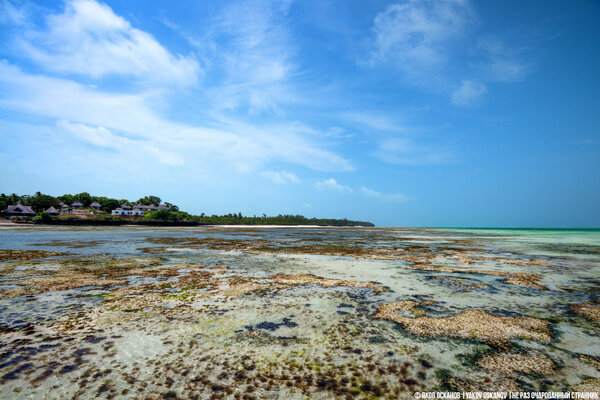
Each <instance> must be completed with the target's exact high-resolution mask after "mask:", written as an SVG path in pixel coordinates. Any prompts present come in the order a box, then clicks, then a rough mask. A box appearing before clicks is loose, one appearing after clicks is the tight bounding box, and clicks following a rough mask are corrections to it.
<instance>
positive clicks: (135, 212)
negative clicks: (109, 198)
mask: <svg viewBox="0 0 600 400" xmlns="http://www.w3.org/2000/svg"><path fill="white" fill-rule="evenodd" d="M125 204H127V203H125ZM111 214H112V215H119V216H135V217H141V216H142V215H144V211H142V210H140V209H139V208H134V209H131V206H129V208H128V209H125V208H123V206H121V207H118V208H115V209H114V210H112V212H111Z"/></svg>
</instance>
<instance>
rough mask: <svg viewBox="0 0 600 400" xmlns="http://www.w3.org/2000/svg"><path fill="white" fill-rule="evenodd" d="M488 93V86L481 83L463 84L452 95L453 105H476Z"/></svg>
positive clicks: (466, 82)
mask: <svg viewBox="0 0 600 400" xmlns="http://www.w3.org/2000/svg"><path fill="white" fill-rule="evenodd" d="M486 92H487V88H486V86H485V85H484V84H483V83H481V82H475V81H467V80H464V81H462V82H461V84H460V86H459V87H457V88H456V90H455V91H454V92H453V93H452V104H454V105H455V106H459V107H467V106H470V105H472V104H474V103H476V102H477V101H478V100H479V99H480V98H481V96H483V95H484V94H485V93H486Z"/></svg>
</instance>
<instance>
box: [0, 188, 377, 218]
mask: <svg viewBox="0 0 600 400" xmlns="http://www.w3.org/2000/svg"><path fill="white" fill-rule="evenodd" d="M60 201H62V202H63V203H65V204H67V205H70V204H73V203H74V202H75V201H79V202H80V203H81V204H82V205H83V207H89V205H90V204H92V203H93V202H94V201H96V202H98V204H100V210H102V211H105V212H106V213H109V214H110V213H111V212H112V210H114V209H116V208H117V207H120V206H121V204H123V203H128V204H129V205H131V206H134V205H136V204H138V203H141V204H144V205H151V204H154V205H156V206H158V205H160V204H161V201H162V200H161V198H160V197H158V196H144V197H142V198H140V199H138V200H137V201H129V200H128V199H115V198H111V197H104V196H92V195H90V194H89V193H87V192H82V193H78V194H63V195H62V196H57V197H53V196H50V195H47V194H43V193H40V192H36V193H35V194H34V195H32V196H31V195H17V194H15V193H13V194H10V195H6V194H4V193H2V194H0V211H1V210H6V209H7V207H8V206H9V205H13V204H17V202H21V204H23V205H24V206H30V207H31V208H32V209H33V210H34V211H35V212H37V213H43V212H44V211H45V210H47V209H48V208H50V207H54V208H56V209H57V210H58V209H59V208H60ZM164 204H165V205H166V206H167V207H168V210H158V211H154V212H150V213H146V214H145V215H144V219H145V220H151V221H153V220H154V221H155V220H159V221H175V222H177V221H193V222H197V223H199V224H203V225H317V226H326V225H327V226H374V225H373V224H372V223H370V222H367V221H352V220H349V219H346V218H343V219H333V218H307V217H305V216H303V215H292V214H286V215H282V214H279V215H277V216H267V215H266V214H262V215H261V216H256V215H254V216H252V217H249V216H244V215H242V213H241V212H238V213H229V214H223V215H216V214H213V215H205V214H204V213H202V214H200V215H192V214H189V213H187V212H184V211H180V210H179V207H177V206H176V205H174V204H171V203H168V202H165V203H164ZM43 217H44V218H45V219H47V218H49V216H47V215H44V216H43ZM105 217H107V218H111V219H121V218H120V217H118V216H113V215H110V216H108V215H107V216H105Z"/></svg>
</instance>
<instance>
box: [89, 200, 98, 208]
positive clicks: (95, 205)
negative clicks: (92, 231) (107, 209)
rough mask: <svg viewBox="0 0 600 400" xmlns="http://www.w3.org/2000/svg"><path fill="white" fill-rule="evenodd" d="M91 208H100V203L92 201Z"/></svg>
mask: <svg viewBox="0 0 600 400" xmlns="http://www.w3.org/2000/svg"><path fill="white" fill-rule="evenodd" d="M90 208H95V209H96V210H99V209H100V203H98V202H97V201H94V202H92V204H90Z"/></svg>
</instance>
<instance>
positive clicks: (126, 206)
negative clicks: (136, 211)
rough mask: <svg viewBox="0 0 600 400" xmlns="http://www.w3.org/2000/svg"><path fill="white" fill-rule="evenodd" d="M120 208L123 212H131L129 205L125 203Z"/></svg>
mask: <svg viewBox="0 0 600 400" xmlns="http://www.w3.org/2000/svg"><path fill="white" fill-rule="evenodd" d="M121 208H122V209H123V210H131V206H130V205H129V204H127V203H123V204H121Z"/></svg>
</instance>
